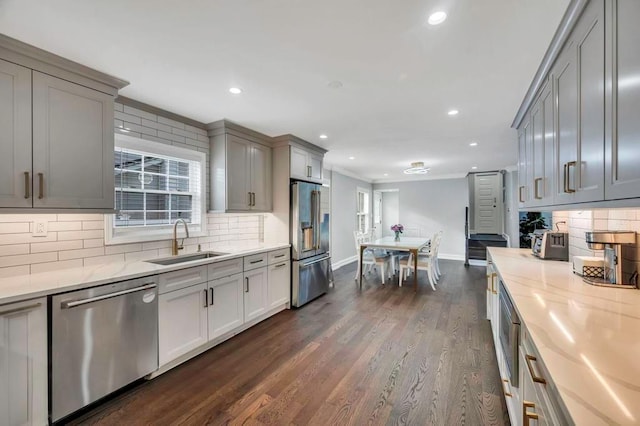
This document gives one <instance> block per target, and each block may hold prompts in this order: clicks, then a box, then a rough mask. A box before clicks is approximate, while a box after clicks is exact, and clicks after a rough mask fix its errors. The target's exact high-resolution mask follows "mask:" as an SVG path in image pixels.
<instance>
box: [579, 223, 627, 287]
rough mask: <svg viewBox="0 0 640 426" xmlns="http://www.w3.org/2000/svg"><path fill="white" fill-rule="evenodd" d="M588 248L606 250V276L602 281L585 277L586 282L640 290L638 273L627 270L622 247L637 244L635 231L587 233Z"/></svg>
mask: <svg viewBox="0 0 640 426" xmlns="http://www.w3.org/2000/svg"><path fill="white" fill-rule="evenodd" d="M585 240H586V242H587V247H589V248H590V249H591V250H604V276H603V278H602V279H598V278H588V277H584V280H585V282H587V283H589V284H592V285H598V286H603V287H617V288H638V271H637V270H627V268H629V266H631V267H635V266H633V265H634V264H633V263H631V264H627V263H626V262H623V261H622V245H623V244H625V245H628V244H635V243H636V233H635V232H634V231H591V232H585Z"/></svg>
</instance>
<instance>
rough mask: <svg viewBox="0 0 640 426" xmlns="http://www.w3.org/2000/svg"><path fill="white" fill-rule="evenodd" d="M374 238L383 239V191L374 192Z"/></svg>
mask: <svg viewBox="0 0 640 426" xmlns="http://www.w3.org/2000/svg"><path fill="white" fill-rule="evenodd" d="M373 238H374V239H376V240H377V239H378V238H382V191H373Z"/></svg>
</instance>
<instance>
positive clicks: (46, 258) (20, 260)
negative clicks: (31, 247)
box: [0, 252, 58, 268]
mask: <svg viewBox="0 0 640 426" xmlns="http://www.w3.org/2000/svg"><path fill="white" fill-rule="evenodd" d="M55 260H58V253H57V252H51V253H38V254H21V255H17V256H3V257H0V268H3V267H5V266H18V265H30V264H32V263H43V262H53V261H55Z"/></svg>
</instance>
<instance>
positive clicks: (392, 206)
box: [382, 191, 400, 237]
mask: <svg viewBox="0 0 640 426" xmlns="http://www.w3.org/2000/svg"><path fill="white" fill-rule="evenodd" d="M396 223H400V196H399V192H397V191H393V192H383V193H382V236H383V237H386V236H390V235H393V231H392V230H391V227H392V226H393V225H395V224H396Z"/></svg>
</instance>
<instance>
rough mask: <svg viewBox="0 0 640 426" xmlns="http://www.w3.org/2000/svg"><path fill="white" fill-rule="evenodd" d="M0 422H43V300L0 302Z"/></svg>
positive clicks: (10, 424) (12, 425) (15, 425)
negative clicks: (5, 303) (0, 304)
mask: <svg viewBox="0 0 640 426" xmlns="http://www.w3.org/2000/svg"><path fill="white" fill-rule="evenodd" d="M0 378H1V380H0V424H1V425H7V426H22V425H45V424H47V423H48V422H47V416H48V412H47V407H48V405H47V380H48V378H47V300H46V298H42V299H36V300H28V301H24V302H17V303H12V304H10V305H4V306H0Z"/></svg>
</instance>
